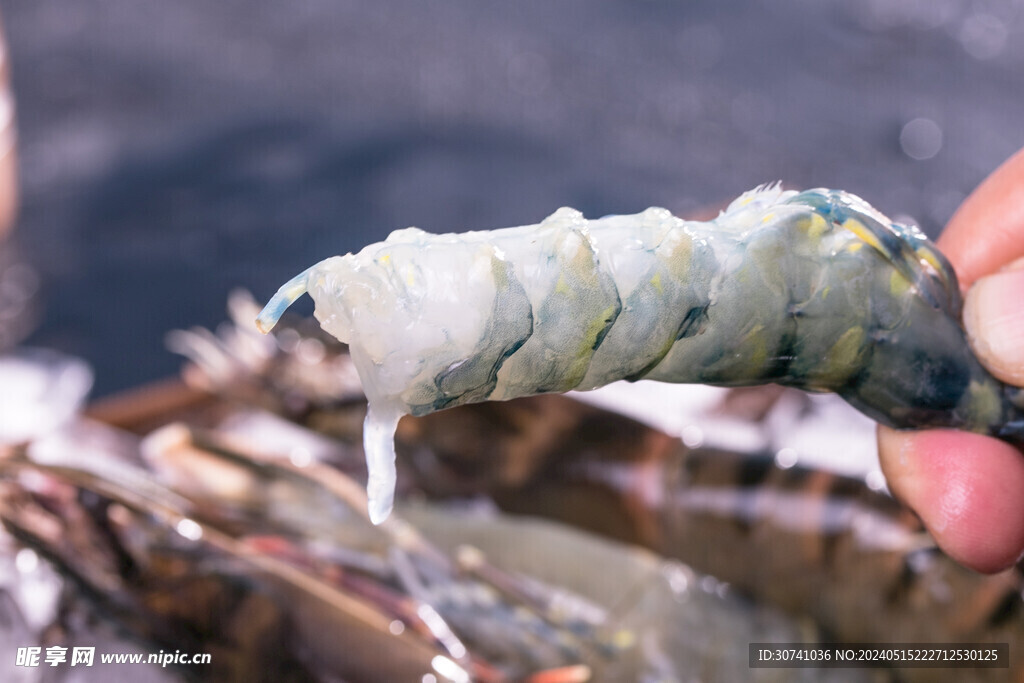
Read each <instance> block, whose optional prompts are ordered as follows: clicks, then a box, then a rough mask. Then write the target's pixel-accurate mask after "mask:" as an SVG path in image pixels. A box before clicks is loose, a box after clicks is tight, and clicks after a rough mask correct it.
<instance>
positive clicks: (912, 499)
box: [878, 149, 1024, 573]
mask: <svg viewBox="0 0 1024 683" xmlns="http://www.w3.org/2000/svg"><path fill="white" fill-rule="evenodd" d="M939 246H940V247H941V249H942V251H943V252H944V253H945V254H946V256H948V257H949V260H950V261H951V262H952V263H953V267H954V268H955V269H956V272H957V276H958V278H959V280H960V286H961V287H962V288H963V289H964V290H965V292H966V298H965V303H964V323H965V326H966V328H967V333H968V338H969V339H970V342H971V346H972V348H973V349H974V351H975V353H976V354H977V356H978V358H979V359H980V360H981V362H982V363H983V364H984V365H985V366H986V367H987V368H988V369H989V371H991V372H992V374H993V375H995V376H996V377H999V378H1000V379H1001V380H1003V381H1004V382H1007V383H1010V384H1013V385H1016V386H1024V149H1022V150H1021V151H1019V152H1017V153H1016V154H1015V155H1014V156H1012V157H1010V159H1008V160H1007V161H1006V162H1005V163H1004V164H1003V165H1002V166H1000V167H999V168H998V169H997V170H996V171H995V172H994V173H993V174H992V175H991V176H989V177H988V178H987V179H986V180H985V181H984V182H983V183H982V184H981V185H980V186H979V187H978V188H977V189H976V190H975V191H974V192H973V193H972V194H971V196H970V197H968V198H967V200H966V201H964V203H963V205H962V206H961V207H960V208H959V209H958V210H957V212H956V214H955V215H954V216H953V218H952V219H950V222H949V225H948V226H946V229H945V231H944V232H943V233H942V236H941V237H940V238H939ZM878 444H879V454H880V457H881V462H882V470H883V471H884V472H885V476H886V479H887V480H888V482H889V487H890V489H891V490H892V492H893V493H894V494H895V495H896V497H898V498H900V499H901V500H903V501H904V502H905V503H907V504H908V505H910V507H912V508H913V509H914V510H915V511H916V512H917V514H918V515H919V516H920V517H921V519H922V521H923V522H924V524H925V526H926V527H928V530H929V531H930V532H931V533H932V535H933V536H934V537H935V540H936V542H937V543H938V544H939V546H940V547H941V548H942V549H943V550H944V551H945V552H946V553H947V554H949V555H950V556H951V557H953V558H954V559H955V560H957V561H958V562H960V563H961V564H964V565H966V566H968V567H971V568H973V569H976V570H978V571H982V572H989V573H991V572H997V571H999V570H1001V569H1004V568H1006V567H1008V566H1010V565H1012V564H1013V563H1015V562H1016V561H1017V560H1018V559H1020V558H1021V555H1022V553H1024V453H1021V451H1019V450H1017V449H1016V448H1014V447H1013V446H1010V445H1009V444H1006V443H1004V442H1002V441H998V440H996V439H993V438H990V437H986V436H980V435H977V434H969V433H966V432H957V431H952V430H928V431H896V430H892V429H888V428H885V427H880V428H879V431H878Z"/></svg>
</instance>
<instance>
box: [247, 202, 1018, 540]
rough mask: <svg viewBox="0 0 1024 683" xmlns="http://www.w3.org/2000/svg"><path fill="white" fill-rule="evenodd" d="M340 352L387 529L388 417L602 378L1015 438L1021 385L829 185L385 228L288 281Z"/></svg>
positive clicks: (899, 233) (911, 244)
mask: <svg viewBox="0 0 1024 683" xmlns="http://www.w3.org/2000/svg"><path fill="white" fill-rule="evenodd" d="M303 293H309V294H310V296H311V297H312V298H313V300H314V302H315V304H316V310H315V315H316V317H317V319H318V320H319V321H320V324H321V325H322V326H323V328H324V329H325V330H326V331H328V332H329V333H331V334H332V335H334V336H335V337H337V338H338V339H340V340H341V341H343V342H345V343H347V344H349V346H350V349H351V354H352V358H353V360H354V362H355V364H356V368H357V370H358V372H359V376H360V379H361V381H362V384H363V388H364V390H365V392H366V395H367V398H368V400H369V411H368V413H367V417H366V423H365V430H364V447H365V451H366V457H367V463H368V466H369V472H370V477H369V483H368V494H369V512H370V516H371V519H373V520H374V521H375V522H380V521H383V520H384V519H386V518H387V516H388V514H389V512H390V510H391V507H392V503H393V497H394V484H395V464H394V458H395V453H394V438H393V437H394V431H395V427H396V425H397V423H398V420H399V419H400V418H401V417H402V416H403V415H407V414H410V415H423V414H426V413H430V412H433V411H436V410H441V409H443V408H448V407H451V406H456V405H460V404H464V403H471V402H476V401H486V400H503V399H511V398H515V397H519V396H528V395H533V394H540V393H546V392H563V391H569V390H571V389H575V390H589V389H595V388H597V387H600V386H603V385H605V384H609V383H611V382H614V381H617V380H622V379H625V380H631V381H633V380H638V379H652V380H659V381H663V382H677V383H705V384H715V385H720V386H741V385H751V384H764V383H769V382H775V383H778V384H784V385H788V386H793V387H797V388H801V389H805V390H809V391H832V392H836V393H838V394H839V395H841V396H842V397H843V398H844V399H846V400H847V401H848V402H849V403H851V404H852V405H854V406H855V407H856V408H858V409H859V410H861V411H862V412H864V413H865V414H867V415H868V416H870V417H871V418H873V419H875V420H876V421H878V422H880V423H882V424H885V425H889V426H892V427H897V428H912V427H952V428H959V429H966V430H970V431H974V432H980V433H984V434H990V435H993V436H997V437H1000V438H1003V439H1005V440H1007V441H1010V442H1012V443H1015V444H1017V445H1021V444H1024V390H1021V389H1019V388H1016V387H1010V386H1007V385H1004V384H1002V383H1001V382H999V381H998V380H996V379H995V378H993V377H992V376H991V375H990V374H989V373H988V372H987V371H986V370H985V369H984V367H982V366H981V364H980V363H979V362H978V360H977V359H976V358H975V357H974V355H973V354H972V352H971V350H970V348H969V346H968V344H967V340H966V337H965V334H964V331H963V328H962V326H961V322H960V304H961V301H960V292H959V288H958V286H957V282H956V276H955V274H954V272H953V269H952V267H951V266H950V264H949V262H948V261H947V260H946V259H945V257H944V256H943V255H942V254H941V253H940V252H939V251H938V250H937V249H936V247H935V246H934V245H933V244H932V243H931V242H929V241H928V239H927V238H926V237H925V235H924V234H923V233H921V232H920V231H919V230H917V229H916V228H914V227H912V226H905V225H900V224H896V223H893V222H892V221H890V220H889V219H888V218H886V217H885V216H884V215H882V214H881V213H879V212H878V211H877V210H875V209H874V208H872V207H871V206H870V205H868V204H867V203H866V202H865V201H863V200H862V199H860V198H858V197H856V196H854V195H851V194H849V193H846V192H842V191H837V190H826V189H815V190H808V191H805V192H799V193H798V192H795V191H783V190H782V189H781V188H780V187H779V186H777V185H775V186H762V187H759V188H756V189H754V190H752V191H750V192H747V193H745V194H743V195H742V196H740V197H739V198H738V199H737V200H735V201H734V202H733V203H732V204H731V205H730V206H729V207H728V209H726V210H725V211H724V212H722V213H721V214H720V215H719V216H718V217H717V218H715V219H714V220H711V221H706V222H698V221H687V220H683V219H681V218H678V217H676V216H673V215H672V214H671V213H670V212H669V211H667V210H665V209H660V208H650V209H647V210H646V211H643V212H642V213H639V214H635V215H629V216H606V217H604V218H600V219H596V220H587V219H585V218H584V217H583V215H582V214H581V213H580V212H578V211H576V210H574V209H570V208H562V209H559V210H558V211H556V212H555V213H553V214H552V215H551V216H549V217H548V218H546V219H545V220H544V221H542V222H541V223H539V224H537V225H528V226H522V227H515V228H505V229H500V230H493V231H479V232H466V233H459V234H443V235H434V234H429V233H426V232H424V231H422V230H419V229H416V228H408V229H405V230H398V231H396V232H393V233H392V234H391V235H390V236H389V237H388V238H387V240H385V241H384V242H380V243H376V244H371V245H369V246H367V247H365V248H364V249H363V250H362V251H360V252H359V253H358V254H347V255H345V256H334V257H331V258H328V259H326V260H324V261H321V262H320V263H318V264H316V265H314V266H313V267H311V268H309V269H307V270H306V271H304V272H302V273H301V274H300V275H298V276H296V277H295V278H293V279H292V280H291V281H289V282H288V283H286V284H285V285H284V286H283V287H281V289H280V290H279V291H278V292H277V294H276V295H274V297H273V298H272V299H271V300H270V302H269V303H268V304H267V306H266V307H265V308H264V309H263V311H262V312H261V313H260V315H259V317H258V318H257V325H258V327H259V328H260V329H261V330H262V331H264V332H267V331H269V330H270V329H271V328H273V327H274V325H275V324H276V322H277V320H278V318H280V316H281V314H282V313H283V312H284V310H285V309H286V308H287V307H288V306H289V305H290V304H291V303H292V302H293V301H294V300H295V299H297V298H298V297H299V296H301V295H302V294H303Z"/></svg>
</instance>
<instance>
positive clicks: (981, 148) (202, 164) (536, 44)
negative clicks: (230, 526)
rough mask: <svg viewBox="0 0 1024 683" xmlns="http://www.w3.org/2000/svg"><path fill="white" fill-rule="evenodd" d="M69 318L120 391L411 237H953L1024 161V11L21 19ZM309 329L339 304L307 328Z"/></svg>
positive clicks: (55, 261)
mask: <svg viewBox="0 0 1024 683" xmlns="http://www.w3.org/2000/svg"><path fill="white" fill-rule="evenodd" d="M0 12H2V16H3V20H4V23H5V25H6V32H7V37H8V40H9V44H10V59H11V66H12V69H13V82H14V90H15V95H16V97H17V116H18V122H19V135H20V149H21V152H20V154H21V173H22V175H21V178H22V206H23V210H22V214H21V218H20V220H19V223H18V226H17V229H16V231H15V234H16V237H17V242H18V244H19V245H20V248H21V251H22V253H23V254H25V255H26V258H27V259H28V260H29V261H30V262H31V263H32V264H33V265H34V266H35V268H36V269H37V270H38V271H39V272H40V275H41V277H42V282H43V287H44V289H43V292H44V295H43V306H44V314H45V315H44V317H43V322H42V324H41V326H40V327H38V329H37V331H36V332H35V334H34V335H33V336H32V337H31V338H30V339H29V343H31V344H34V345H41V346H48V347H51V348H56V349H58V350H62V351H65V352H69V353H73V354H77V355H80V356H82V357H84V358H85V359H87V360H88V361H89V362H90V363H92V364H93V366H94V368H95V370H96V373H97V386H96V392H95V393H96V394H97V395H102V394H107V393H110V392H113V391H116V390H119V389H123V388H126V387H130V386H134V385H138V384H140V383H143V382H146V381H148V380H152V379H155V378H160V377H164V376H167V375H171V374H173V373H175V372H176V371H177V368H178V366H179V364H180V363H179V359H177V358H176V357H174V356H173V355H172V354H170V353H169V352H168V351H166V350H165V349H164V345H163V336H164V334H165V333H166V332H167V331H168V330H170V329H172V328H175V327H186V326H191V325H206V326H212V325H215V324H216V323H217V322H218V321H220V320H222V319H223V318H224V303H225V298H226V296H227V293H228V292H229V291H230V290H231V289H232V288H235V287H245V288H248V289H250V290H252V291H253V292H254V293H255V294H256V295H257V296H258V297H259V298H265V297H267V296H269V295H270V294H271V293H272V292H273V291H274V290H275V289H276V288H277V286H278V285H279V284H281V283H282V282H283V281H284V280H286V279H287V278H289V277H291V276H292V275H294V274H295V273H297V272H299V271H300V270H302V269H304V268H306V267H307V266H308V265H310V264H311V263H313V262H314V261H317V260H319V259H321V258H323V257H326V256H328V255H331V254H335V253H344V252H346V251H350V250H356V249H358V248H359V247H361V246H362V245H363V244H364V243H366V242H368V241H371V240H377V239H382V238H383V237H384V236H385V235H386V234H387V233H388V232H390V231H391V230H393V229H396V228H402V227H406V226H409V225H417V226H419V227H421V228H424V229H426V230H431V231H447V230H462V229H467V228H489V227H502V226H507V225H519V224H524V223H530V222H535V221H538V220H540V219H541V218H543V217H544V216H546V215H547V214H549V213H551V212H552V211H553V210H554V209H556V208H558V207H559V206H562V205H570V206H574V207H576V208H578V209H581V210H582V211H583V212H584V213H585V214H587V215H589V216H600V215H604V214H607V213H631V212H635V211H639V210H641V209H643V208H645V207H647V206H650V205H661V206H665V207H668V208H670V209H672V210H673V211H675V212H677V213H680V214H682V215H685V214H687V213H692V212H694V211H698V210H700V209H702V208H704V207H709V206H711V207H714V206H718V205H720V204H721V203H723V202H725V201H727V200H729V199H731V198H732V197H734V196H735V195H737V194H739V193H740V192H742V191H744V190H746V189H749V188H750V187H752V186H754V185H757V184H759V183H763V182H766V181H772V180H775V179H782V180H784V181H785V182H786V183H787V184H788V185H790V186H792V187H800V186H830V187H838V188H843V189H847V190H850V191H853V192H856V193H858V194H861V195H862V196H864V197H865V198H867V199H868V200H869V201H871V202H872V203H874V204H875V205H876V206H878V207H879V208H880V209H882V210H883V211H886V212H888V213H890V214H892V215H895V216H899V217H900V218H902V219H904V220H913V221H915V222H917V223H918V224H919V225H920V226H921V227H922V228H924V229H925V230H926V231H927V232H929V233H930V234H932V235H933V236H934V235H936V234H937V233H938V231H939V230H940V229H941V226H942V225H943V224H944V222H945V221H946V220H947V219H948V218H949V216H950V215H951V213H952V212H953V210H954V209H955V207H956V206H957V204H958V203H959V202H960V201H961V200H962V199H963V198H964V197H965V196H966V194H967V193H968V192H970V190H971V189H972V188H973V187H974V186H975V185H976V184H977V183H978V182H979V181H981V180H982V178H984V177H985V175H986V174H988V173H989V172H990V171H991V170H993V169H994V168H995V167H996V166H997V165H998V164H999V163H1000V162H1002V161H1003V160H1004V159H1005V158H1006V157H1008V156H1009V155H1010V154H1011V153H1013V152H1014V151H1015V150H1017V149H1018V148H1020V147H1022V146H1024V125H1022V124H1024V2H1021V1H1019V0H991V1H988V2H985V1H976V0H828V1H825V0H778V1H776V2H771V3H769V2H758V3H753V2H747V3H744V2H733V1H727V0H704V1H702V2H668V1H655V0H648V1H639V0H632V1H628V2H627V1H613V0H561V1H560V2H554V3H553V2H550V1H547V0H517V1H516V2H507V0H506V1H503V2H497V1H487V0H454V1H448V2H429V3H428V2H422V1H421V0H362V1H359V0H347V1H346V0H295V1H293V2H288V3H283V2H273V1H270V0H218V1H217V2H208V1H206V0H174V1H173V2H167V1H166V0H31V1H29V0H17V1H16V0H0ZM303 310H307V311H308V310H310V307H309V306H308V304H307V307H306V308H305V309H303Z"/></svg>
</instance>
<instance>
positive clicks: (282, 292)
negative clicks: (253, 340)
mask: <svg viewBox="0 0 1024 683" xmlns="http://www.w3.org/2000/svg"><path fill="white" fill-rule="evenodd" d="M312 270H313V269H312V268H307V269H306V270H304V271H302V272H301V273H299V274H298V275H296V276H295V277H293V278H292V279H291V280H289V281H288V282H286V283H284V284H283V285H281V288H280V289H278V290H277V294H275V295H274V296H273V297H271V299H270V301H268V302H267V305H266V306H264V307H263V310H262V311H260V314H259V316H258V317H257V318H256V327H258V328H259V331H260V332H262V333H263V334H266V333H268V332H270V331H271V330H272V329H274V326H275V325H277V321H278V320H280V319H281V316H282V315H284V312H285V311H286V310H287V309H288V307H289V306H291V305H292V304H293V303H295V300H296V299H298V298H299V297H300V296H302V295H303V294H305V293H306V292H307V291H308V287H309V274H310V272H311V271H312Z"/></svg>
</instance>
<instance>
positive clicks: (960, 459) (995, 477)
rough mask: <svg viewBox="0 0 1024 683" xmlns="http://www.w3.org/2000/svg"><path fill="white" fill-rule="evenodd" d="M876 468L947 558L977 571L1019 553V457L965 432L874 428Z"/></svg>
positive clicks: (1023, 462)
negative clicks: (877, 444) (876, 440)
mask: <svg viewBox="0 0 1024 683" xmlns="http://www.w3.org/2000/svg"><path fill="white" fill-rule="evenodd" d="M878 441H879V454H880V457H881V462H882V470H883V471H884V472H885V475H886V478H887V480H888V482H889V486H890V488H891V490H892V491H893V493H894V495H896V496H897V497H898V498H900V499H901V500H903V501H904V502H905V503H907V504H908V505H909V506H910V507H911V508H913V509H914V511H915V512H917V514H918V515H919V516H920V517H921V520H922V521H923V522H924V524H925V526H926V527H927V528H928V530H929V531H930V532H931V534H932V535H933V536H934V538H935V541H936V542H937V543H938V544H939V547H941V548H942V549H943V550H944V551H945V552H946V553H947V554H948V555H950V556H951V557H952V558H953V559H955V560H956V561H957V562H960V563H961V564H963V565H965V566H968V567H971V568H972V569H975V570H977V571H981V572H986V573H992V572H996V571H999V570H1001V569H1005V568H1006V567H1008V566H1010V565H1012V564H1014V563H1015V562H1016V561H1017V560H1018V559H1019V558H1020V556H1021V553H1022V551H1024V496H1022V495H1021V492H1022V491H1024V457H1022V454H1021V452H1020V451H1018V450H1016V449H1015V448H1013V447H1012V446H1010V445H1008V444H1005V443H1003V442H1001V441H997V440H995V439H991V438H989V437H985V436H980V435H977V434H970V433H967V432H957V431H947V430H932V431H922V432H898V431H895V430H892V429H887V428H884V427H883V428H879V435H878Z"/></svg>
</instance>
